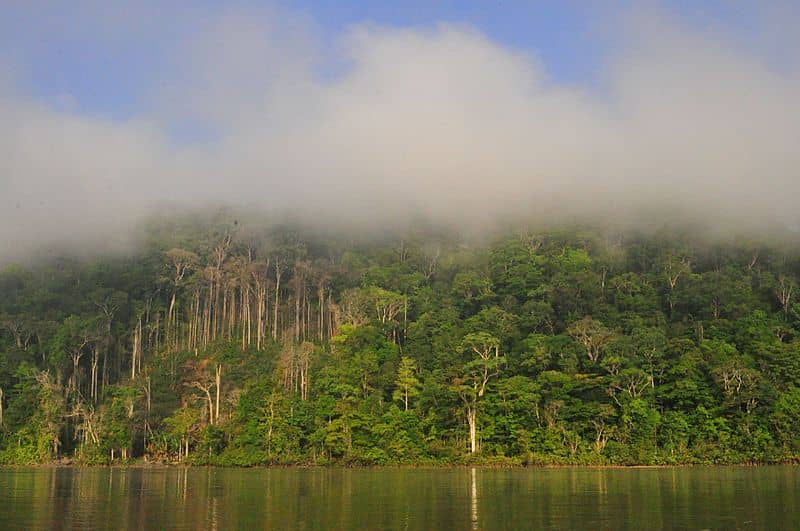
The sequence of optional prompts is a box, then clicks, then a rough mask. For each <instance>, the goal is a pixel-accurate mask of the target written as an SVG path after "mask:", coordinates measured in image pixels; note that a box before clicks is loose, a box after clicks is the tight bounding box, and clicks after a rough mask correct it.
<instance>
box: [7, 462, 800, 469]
mask: <svg viewBox="0 0 800 531" xmlns="http://www.w3.org/2000/svg"><path fill="white" fill-rule="evenodd" d="M775 466H800V463H798V462H796V461H784V462H776V463H725V464H720V463H682V464H671V465H580V464H575V465H569V464H548V465H538V464H537V465H524V464H521V465H515V464H491V463H488V464H486V463H476V464H430V463H427V464H397V465H352V464H349V465H348V464H341V463H332V464H317V465H315V464H290V465H281V464H272V465H254V466H235V465H234V466H226V465H196V464H190V463H152V462H150V463H143V462H131V463H114V464H82V463H63V462H51V463H37V464H0V470H2V469H20V468H27V469H32V468H75V469H99V468H110V469H152V470H169V469H190V468H196V469H201V468H206V469H208V468H218V469H227V470H247V469H351V470H359V469H363V470H369V469H374V470H381V469H384V470H385V469H408V470H411V469H426V470H435V469H441V470H444V469H452V470H455V469H472V468H484V469H517V470H534V469H553V470H554V469H568V468H571V469H584V470H634V469H669V468H731V467H736V468H762V467H775Z"/></svg>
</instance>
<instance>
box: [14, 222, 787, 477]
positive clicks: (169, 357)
mask: <svg viewBox="0 0 800 531" xmlns="http://www.w3.org/2000/svg"><path fill="white" fill-rule="evenodd" d="M789 236H791V235H789ZM799 275H800V245H798V244H797V243H796V242H793V241H792V239H791V237H785V238H781V239H776V240H775V241H774V242H772V243H770V242H769V241H768V240H767V239H766V238H765V239H763V240H760V241H754V240H747V239H742V238H738V239H737V238H726V239H723V238H715V239H703V238H700V237H697V236H693V235H692V234H691V233H686V232H681V231H676V230H666V229H665V230H662V231H659V232H655V233H649V234H637V233H636V232H634V231H610V230H603V231H600V230H591V229H586V228H567V229H560V230H546V231H538V232H537V231H529V230H516V231H509V232H508V233H507V234H505V235H503V236H502V237H496V238H493V239H491V240H490V241H485V242H476V241H471V240H469V239H465V238H463V237H461V236H459V235H457V234H454V233H452V232H447V231H435V230H431V229H427V230H417V231H412V230H409V231H406V232H405V233H404V234H402V235H400V234H394V235H392V236H387V237H386V238H382V239H376V238H372V239H369V238H355V237H354V238H347V237H337V238H332V237H324V236H321V235H320V233H318V232H317V233H315V232H313V231H306V230H301V229H298V228H296V227H294V228H292V227H287V226H275V225H272V226H267V227H266V228H265V227H264V225H263V224H259V223H255V222H247V223H239V222H238V221H235V220H234V221H232V222H230V223H223V222H220V221H219V220H216V221H213V222H207V220H206V222H204V223H200V222H196V220H195V221H192V222H191V223H189V222H181V221H180V220H172V221H169V222H167V221H163V220H162V221H161V222H159V223H157V224H153V225H152V226H151V227H150V228H149V231H148V237H147V239H146V240H145V241H144V242H142V243H141V246H140V247H139V249H138V250H137V251H136V252H135V253H132V254H130V255H129V256H111V257H95V258H92V259H87V258H69V257H59V258H53V257H51V258H49V259H47V260H45V261H42V262H38V263H37V264H35V265H29V266H25V267H23V266H6V267H5V269H4V270H2V272H0V462H3V463H42V462H50V461H53V460H58V459H71V460H74V461H76V462H82V463H109V462H120V461H123V462H124V461H130V460H132V459H139V458H144V459H147V460H149V461H161V462H188V463H216V464H237V465H255V464H267V463H318V464H320V463H330V462H342V463H358V464H373V463H374V464H382V463H460V462H498V463H587V464H588V463H593V464H600V463H618V464H659V463H734V462H779V461H795V460H797V458H798V456H800V424H798V422H797V419H798V418H800V388H799V387H798V386H800V335H798V330H799V329H800V303H799V302H798V294H797V293H796V290H797V284H798V279H800V276H799Z"/></svg>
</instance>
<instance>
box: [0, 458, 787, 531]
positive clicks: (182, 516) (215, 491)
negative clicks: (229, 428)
mask: <svg viewBox="0 0 800 531" xmlns="http://www.w3.org/2000/svg"><path fill="white" fill-rule="evenodd" d="M799 480H800V475H799V474H798V469H797V468H796V467H791V466H781V467H761V468H734V467H732V468H676V469H529V470H516V469H515V470H502V469H481V468H469V469H443V470H438V469H338V468H336V469H248V470H238V469H214V468H193V469H186V468H169V469H142V468H131V469H127V470H126V469H119V468H93V469H79V468H75V469H72V468H36V469H27V468H13V469H0V528H2V529H92V528H106V529H162V528H163V529H531V528H535V529H590V528H591V529H625V528H629V529H672V528H680V527H684V528H694V529H702V528H709V529H736V528H750V529H759V528H761V529H764V528H767V529H795V528H798V525H799V523H800V521H798V519H797V516H796V515H798V514H800V488H798V487H800V481H799Z"/></svg>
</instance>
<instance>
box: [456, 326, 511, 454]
mask: <svg viewBox="0 0 800 531" xmlns="http://www.w3.org/2000/svg"><path fill="white" fill-rule="evenodd" d="M461 350H462V351H463V352H466V353H468V354H472V355H475V356H477V358H474V359H473V360H472V361H469V362H467V363H465V364H464V366H463V369H462V372H461V374H459V375H458V376H457V377H456V378H454V379H453V386H454V388H455V390H456V392H457V393H458V395H459V396H460V397H461V400H462V402H463V403H464V407H465V412H466V417H467V424H468V427H469V451H470V453H471V454H474V453H476V452H477V451H478V449H479V442H478V406H479V403H480V400H481V398H482V397H483V395H484V393H485V392H486V386H487V385H488V384H489V380H491V379H492V378H493V377H495V376H497V375H498V374H500V369H501V365H502V363H503V362H504V358H503V357H501V356H500V341H499V340H498V339H497V338H496V337H494V336H492V335H491V334H487V333H486V332H477V333H472V334H467V335H466V336H464V339H463V341H462V342H461Z"/></svg>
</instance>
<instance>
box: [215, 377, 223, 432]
mask: <svg viewBox="0 0 800 531" xmlns="http://www.w3.org/2000/svg"><path fill="white" fill-rule="evenodd" d="M216 376H217V377H216V383H217V385H216V387H217V389H216V391H217V415H216V421H217V423H219V393H220V389H221V388H222V365H220V364H217V374H216Z"/></svg>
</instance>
